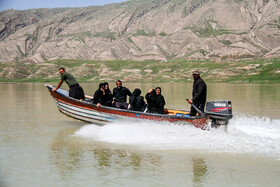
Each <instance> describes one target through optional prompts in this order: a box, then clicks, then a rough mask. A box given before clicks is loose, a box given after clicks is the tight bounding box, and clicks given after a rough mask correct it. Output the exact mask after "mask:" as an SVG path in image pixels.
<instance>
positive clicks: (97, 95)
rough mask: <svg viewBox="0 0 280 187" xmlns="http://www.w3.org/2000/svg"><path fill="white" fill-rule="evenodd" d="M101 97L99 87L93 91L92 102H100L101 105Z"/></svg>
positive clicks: (101, 93)
mask: <svg viewBox="0 0 280 187" xmlns="http://www.w3.org/2000/svg"><path fill="white" fill-rule="evenodd" d="M102 97H103V92H102V91H101V90H100V89H98V90H96V91H95V92H94V95H93V99H92V101H93V104H97V103H100V104H101V105H103V104H102Z"/></svg>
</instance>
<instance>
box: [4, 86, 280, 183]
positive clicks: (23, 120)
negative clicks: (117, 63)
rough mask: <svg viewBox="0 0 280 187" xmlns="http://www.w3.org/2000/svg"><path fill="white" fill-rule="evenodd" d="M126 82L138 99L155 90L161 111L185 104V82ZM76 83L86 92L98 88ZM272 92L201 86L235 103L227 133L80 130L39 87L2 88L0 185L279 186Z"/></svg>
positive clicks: (158, 127) (276, 101)
mask: <svg viewBox="0 0 280 187" xmlns="http://www.w3.org/2000/svg"><path fill="white" fill-rule="evenodd" d="M124 85H125V86H127V87H128V88H129V89H131V90H133V89H134V88H135V87H139V88H140V89H142V93H143V95H144V93H145V92H146V91H147V90H148V89H149V88H151V87H156V86H161V87H162V90H163V95H164V97H165V100H166V102H167V107H168V108H178V109H188V108H189V105H188V104H187V103H186V102H185V98H187V97H188V98H190V97H191V89H192V84H191V83H167V84H151V83H150V84H148V83H147V84H137V83H130V84H126V83H124ZM64 86H65V85H64ZM82 86H83V87H84V88H85V92H86V93H93V92H94V90H95V89H96V88H97V86H98V84H94V83H83V84H82ZM113 87H114V84H111V89H112V88H113ZM145 90H146V91H145ZM279 94H280V87H279V85H264V84H246V85H245V84H225V83H211V84H210V83H209V84H208V100H216V99H228V100H231V101H232V103H233V112H234V118H233V120H232V121H231V122H230V124H229V125H228V127H227V129H226V132H225V130H224V129H216V130H212V131H201V130H200V129H196V128H192V127H191V126H183V125H171V124H168V123H167V124H166V123H136V122H134V121H130V122H126V123H124V122H121V123H114V124H111V125H105V126H103V127H100V126H96V125H94V124H85V123H83V122H80V121H77V120H73V119H71V118H68V117H65V116H64V115H62V114H61V113H59V111H58V109H57V107H56V105H55V103H54V101H53V99H52V98H51V96H50V94H49V93H48V92H47V89H46V88H45V87H44V86H43V84H41V83H20V84H9V83H7V84H6V83H5V84H0V106H1V107H0V119H1V120H0V184H1V185H2V184H4V186H7V187H9V186H42V185H45V186H278V184H279V183H280V179H279V173H280V169H279V168H280V159H279V158H280V144H279V142H280V119H279V106H280V98H279ZM264 116H265V117H264Z"/></svg>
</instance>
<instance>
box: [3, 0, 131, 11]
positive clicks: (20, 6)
mask: <svg viewBox="0 0 280 187" xmlns="http://www.w3.org/2000/svg"><path fill="white" fill-rule="evenodd" d="M124 1H128V0H0V11H2V10H6V9H10V8H13V9H17V10H26V9H32V8H57V7H85V6H92V5H104V4H110V3H120V2H124Z"/></svg>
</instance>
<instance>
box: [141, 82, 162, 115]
mask: <svg viewBox="0 0 280 187" xmlns="http://www.w3.org/2000/svg"><path fill="white" fill-rule="evenodd" d="M145 98H146V100H147V103H148V110H149V112H151V113H159V114H164V105H165V100H164V97H163V96H162V95H161V88H160V87H157V88H156V89H155V90H154V89H150V90H149V92H148V93H147V94H146V96H145Z"/></svg>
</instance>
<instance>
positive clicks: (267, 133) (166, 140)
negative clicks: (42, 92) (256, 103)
mask: <svg viewBox="0 0 280 187" xmlns="http://www.w3.org/2000/svg"><path fill="white" fill-rule="evenodd" d="M75 135H76V136H82V137H86V138H89V139H92V140H94V141H100V142H107V143H113V144H122V145H132V146H138V147H145V148H151V149H164V150H168V149H184V150H198V151H208V152H219V153H248V154H261V155H266V156H272V157H276V158H278V159H280V120H279V119H275V120H272V119H270V118H259V117H246V116H238V117H235V118H233V119H232V120H231V121H230V123H229V124H228V126H227V129H226V130H225V128H219V129H211V130H210V131H205V130H201V129H198V128H195V127H193V126H191V125H176V124H172V123H168V122H153V121H124V122H116V123H112V124H108V125H105V126H97V125H86V126H83V127H81V128H80V129H79V130H78V131H77V132H76V133H75Z"/></svg>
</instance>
